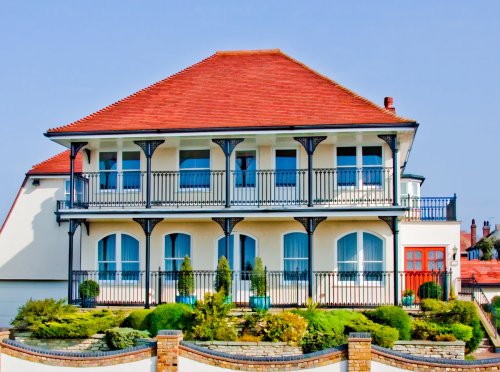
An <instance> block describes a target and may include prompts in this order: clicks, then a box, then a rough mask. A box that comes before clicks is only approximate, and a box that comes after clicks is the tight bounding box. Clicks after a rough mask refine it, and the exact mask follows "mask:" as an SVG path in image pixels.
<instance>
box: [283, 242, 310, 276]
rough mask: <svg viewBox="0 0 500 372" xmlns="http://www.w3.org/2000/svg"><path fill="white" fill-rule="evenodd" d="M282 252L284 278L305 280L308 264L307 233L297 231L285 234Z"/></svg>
mask: <svg viewBox="0 0 500 372" xmlns="http://www.w3.org/2000/svg"><path fill="white" fill-rule="evenodd" d="M283 253H284V255H283V256H284V257H283V261H284V262H283V268H284V271H285V280H306V279H307V277H308V275H307V273H308V266H309V257H308V254H307V234H305V233H298V232H294V233H289V234H286V235H285V236H284V252H283Z"/></svg>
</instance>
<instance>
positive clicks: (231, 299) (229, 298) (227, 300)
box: [224, 296, 233, 305]
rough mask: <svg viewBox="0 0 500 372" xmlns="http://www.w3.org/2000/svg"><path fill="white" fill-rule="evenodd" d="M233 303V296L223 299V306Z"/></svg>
mask: <svg viewBox="0 0 500 372" xmlns="http://www.w3.org/2000/svg"><path fill="white" fill-rule="evenodd" d="M232 303H233V296H226V298H224V305H228V304H232Z"/></svg>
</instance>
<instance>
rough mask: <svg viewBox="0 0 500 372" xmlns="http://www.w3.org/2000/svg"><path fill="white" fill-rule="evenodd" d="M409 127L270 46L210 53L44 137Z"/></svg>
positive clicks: (403, 119) (407, 120)
mask: <svg viewBox="0 0 500 372" xmlns="http://www.w3.org/2000/svg"><path fill="white" fill-rule="evenodd" d="M413 122H414V120H410V119H406V118H403V117H400V116H398V115H396V114H395V113H394V112H392V111H390V110H386V109H384V108H382V107H380V106H377V105H376V104H374V103H372V102H371V101H369V100H367V99H365V98H363V97H361V96H359V95H357V94H356V93H354V92H352V91H350V90H349V89H347V88H345V87H343V86H341V85H340V84H338V83H336V82H335V81H332V80H330V79H328V78H326V77H325V76H322V75H320V74H319V73H317V72H315V71H313V70H312V69H310V68H309V67H307V66H305V65H303V64H302V63H300V62H298V61H296V60H294V59H292V58H291V57H289V56H287V55H286V54H284V53H282V52H281V51H280V50H279V49H273V50H261V51H233V52H217V53H216V54H214V55H212V56H210V57H208V58H207V59H205V60H202V61H201V62H198V63H196V64H194V65H192V66H190V67H188V68H186V69H185V70H182V71H180V72H178V73H176V74H174V75H172V76H170V77H168V78H166V79H164V80H161V81H159V82H158V83H156V84H153V85H151V86H150V87H148V88H145V89H143V90H140V91H139V92H137V93H135V94H132V95H131V96H129V97H127V98H124V99H122V100H120V101H118V102H116V103H114V104H112V105H110V106H108V107H106V108H104V109H102V110H100V111H97V112H96V113H94V114H91V115H89V116H87V117H85V118H83V119H80V120H78V121H76V122H74V123H71V124H68V125H65V126H62V127H58V128H55V129H49V131H48V134H49V135H50V134H51V133H52V134H54V133H61V132H62V133H69V132H99V131H141V130H142V131H146V130H167V131H168V130H171V131H175V130H188V129H206V128H211V129H214V128H220V129H221V128H242V127H259V126H264V127H265V126H267V127H275V126H283V127H289V126H302V125H321V124H324V125H332V124H398V123H413Z"/></svg>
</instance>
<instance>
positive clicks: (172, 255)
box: [165, 233, 191, 271]
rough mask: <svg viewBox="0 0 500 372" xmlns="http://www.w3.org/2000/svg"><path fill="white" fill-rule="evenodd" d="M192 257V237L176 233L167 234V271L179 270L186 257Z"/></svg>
mask: <svg viewBox="0 0 500 372" xmlns="http://www.w3.org/2000/svg"><path fill="white" fill-rule="evenodd" d="M186 256H188V257H191V237H190V236H189V235H187V234H181V233H174V234H169V235H166V236H165V271H179V270H180V268H181V264H182V261H183V260H184V257H186Z"/></svg>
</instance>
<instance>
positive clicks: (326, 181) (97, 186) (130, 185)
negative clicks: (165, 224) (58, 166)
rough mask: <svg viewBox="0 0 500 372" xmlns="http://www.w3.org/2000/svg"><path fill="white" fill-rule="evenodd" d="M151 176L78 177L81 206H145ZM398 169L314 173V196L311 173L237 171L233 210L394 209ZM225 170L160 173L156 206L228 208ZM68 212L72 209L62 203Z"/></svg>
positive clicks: (154, 188)
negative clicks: (310, 205) (395, 171)
mask: <svg viewBox="0 0 500 372" xmlns="http://www.w3.org/2000/svg"><path fill="white" fill-rule="evenodd" d="M146 178H147V177H146V173H145V172H140V171H125V172H118V171H102V172H93V173H83V174H78V175H76V176H75V181H76V182H75V207H77V208H82V207H83V208H101V207H122V208H125V207H144V206H145V205H146V199H147V186H146ZM392 178H393V173H392V168H383V167H369V168H368V167H367V168H360V169H357V168H338V169H314V170H313V172H312V193H311V195H310V196H309V190H308V172H307V170H305V169H297V170H258V171H233V172H232V174H231V178H230V179H231V182H230V193H229V194H230V203H229V205H230V206H286V205H297V206H305V205H308V201H309V197H311V198H312V203H313V205H326V206H328V205H332V206H333V205H335V206H337V205H341V206H342V205H345V206H352V205H355V206H390V205H392V204H393V194H394V192H393V189H392ZM225 203H226V172H225V171H223V170H180V171H161V172H160V171H154V172H152V173H151V204H152V206H175V207H181V206H199V207H203V206H224V205H225ZM60 206H61V207H62V209H66V207H67V206H66V205H65V204H63V203H61V204H60Z"/></svg>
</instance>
